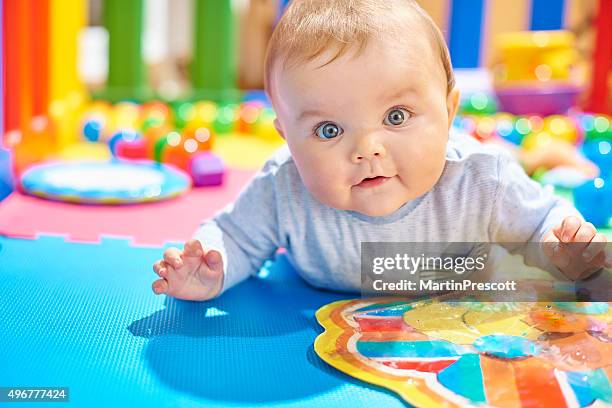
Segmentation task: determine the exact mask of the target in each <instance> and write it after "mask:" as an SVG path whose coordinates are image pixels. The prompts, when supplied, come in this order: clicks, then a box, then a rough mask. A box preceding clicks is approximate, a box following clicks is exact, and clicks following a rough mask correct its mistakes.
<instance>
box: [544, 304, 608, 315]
mask: <svg viewBox="0 0 612 408" xmlns="http://www.w3.org/2000/svg"><path fill="white" fill-rule="evenodd" d="M555 306H556V307H557V309H561V310H567V311H568V312H572V313H582V314H592V315H597V314H603V313H606V312H607V311H608V309H609V306H608V304H607V303H604V302H590V303H577V302H555Z"/></svg>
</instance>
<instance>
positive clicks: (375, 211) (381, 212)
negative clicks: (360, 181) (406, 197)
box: [351, 201, 406, 217]
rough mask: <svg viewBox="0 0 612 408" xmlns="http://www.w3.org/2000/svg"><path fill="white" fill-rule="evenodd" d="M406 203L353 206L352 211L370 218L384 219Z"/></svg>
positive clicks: (376, 203)
mask: <svg viewBox="0 0 612 408" xmlns="http://www.w3.org/2000/svg"><path fill="white" fill-rule="evenodd" d="M405 203H406V202H404V201H401V202H397V203H381V202H380V201H378V202H370V203H365V204H362V205H353V206H352V208H351V211H355V212H358V213H360V214H363V215H367V216H368V217H384V216H386V215H391V214H393V213H394V212H395V211H397V210H399V209H400V207H401V206H402V205H404V204H405Z"/></svg>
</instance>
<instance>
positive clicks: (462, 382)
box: [438, 354, 487, 403]
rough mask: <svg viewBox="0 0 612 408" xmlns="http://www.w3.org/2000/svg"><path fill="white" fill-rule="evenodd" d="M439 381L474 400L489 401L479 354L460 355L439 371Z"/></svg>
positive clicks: (477, 401)
mask: <svg viewBox="0 0 612 408" xmlns="http://www.w3.org/2000/svg"><path fill="white" fill-rule="evenodd" d="M438 381H439V382H440V384H442V385H444V386H445V387H446V388H448V389H450V390H453V392H455V393H457V394H459V395H463V396H464V397H465V398H467V399H468V400H471V401H472V402H476V403H479V402H482V403H485V402H487V399H486V396H485V391H484V382H483V379H482V370H481V369H480V356H479V355H478V354H466V355H464V356H462V357H460V358H459V360H457V361H455V362H454V363H453V364H451V365H449V366H448V367H446V368H445V369H444V370H442V371H440V372H439V373H438Z"/></svg>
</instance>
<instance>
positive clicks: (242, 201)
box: [153, 164, 282, 300]
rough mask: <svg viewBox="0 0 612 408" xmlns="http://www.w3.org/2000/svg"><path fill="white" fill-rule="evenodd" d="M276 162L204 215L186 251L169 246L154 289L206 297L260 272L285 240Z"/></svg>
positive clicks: (192, 297)
mask: <svg viewBox="0 0 612 408" xmlns="http://www.w3.org/2000/svg"><path fill="white" fill-rule="evenodd" d="M273 170H274V166H273V165H272V164H268V165H266V167H264V169H263V170H262V171H261V172H259V173H258V174H257V175H256V176H255V177H254V178H253V179H252V180H251V181H250V182H249V184H248V185H247V186H246V187H245V188H244V189H243V190H242V192H241V193H240V195H239V196H238V198H237V199H236V201H235V202H233V203H231V204H229V205H227V206H226V207H225V208H224V209H222V210H221V211H220V212H218V213H217V214H216V215H215V217H214V218H213V219H210V220H207V221H205V222H204V223H203V224H202V225H201V226H200V228H199V229H198V230H197V231H196V233H195V234H194V236H193V239H192V240H190V241H188V242H187V243H186V244H185V247H184V249H183V251H181V250H179V249H177V248H170V249H168V250H167V251H166V252H165V253H164V259H163V260H160V261H158V262H156V263H155V265H154V267H153V268H154V270H155V272H156V273H157V274H158V275H159V277H160V279H158V280H157V281H155V282H154V283H153V291H154V292H155V293H156V294H161V293H165V294H168V295H170V296H173V297H177V298H180V299H189V300H206V299H210V298H213V297H215V296H218V295H219V294H221V293H222V292H223V291H225V290H227V289H228V288H230V287H232V286H234V285H235V284H237V283H239V282H241V281H243V280H244V279H246V278H247V277H249V276H250V275H252V274H254V273H256V272H257V271H258V270H259V268H260V267H261V266H262V265H263V263H264V262H265V261H266V260H267V259H269V258H271V257H272V256H273V255H274V253H275V252H276V250H277V249H278V248H279V246H282V242H281V239H280V236H281V234H280V232H279V222H278V217H277V211H278V210H277V202H276V195H277V192H276V184H277V183H276V180H275V177H276V176H275V172H274V171H273Z"/></svg>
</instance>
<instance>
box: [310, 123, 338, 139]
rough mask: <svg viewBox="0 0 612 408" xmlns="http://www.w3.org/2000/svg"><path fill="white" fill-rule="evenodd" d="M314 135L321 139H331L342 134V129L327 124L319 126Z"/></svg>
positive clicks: (332, 124)
mask: <svg viewBox="0 0 612 408" xmlns="http://www.w3.org/2000/svg"><path fill="white" fill-rule="evenodd" d="M315 133H316V135H317V136H318V137H320V138H321V139H333V138H334V137H336V136H340V135H341V134H342V128H341V127H340V126H338V125H336V124H335V123H332V122H327V123H323V124H322V125H321V126H319V127H318V128H317V130H316V131H315Z"/></svg>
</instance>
